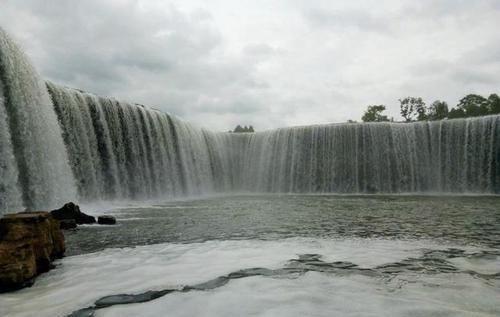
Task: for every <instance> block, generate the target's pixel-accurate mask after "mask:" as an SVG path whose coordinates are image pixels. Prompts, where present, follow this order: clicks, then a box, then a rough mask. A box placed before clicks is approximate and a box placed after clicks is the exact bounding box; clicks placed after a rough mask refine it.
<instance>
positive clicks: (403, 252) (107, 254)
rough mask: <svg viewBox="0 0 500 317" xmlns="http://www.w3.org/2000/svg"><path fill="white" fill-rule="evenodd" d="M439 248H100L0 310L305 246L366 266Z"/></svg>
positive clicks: (20, 310) (43, 310) (132, 287)
mask: <svg viewBox="0 0 500 317" xmlns="http://www.w3.org/2000/svg"><path fill="white" fill-rule="evenodd" d="M446 247H448V246H443V245H438V244H433V243H432V242H430V241H395V240H368V239H366V240H363V239H360V240H331V239H330V240H326V239H306V238H293V239H285V240H276V241H259V240H238V241H208V242H204V243H194V244H158V245H148V246H142V247H136V248H124V249H107V250H104V251H101V252H97V253H92V254H85V255H78V256H72V257H67V258H65V259H63V260H61V261H59V262H56V263H57V268H56V269H54V270H52V271H50V272H48V273H46V274H43V275H42V276H40V277H39V278H38V280H37V281H36V283H35V285H34V286H33V287H31V288H27V289H23V290H21V291H18V292H14V293H8V294H2V295H0V315H1V316H9V317H25V316H26V317H27V316H33V314H34V313H35V312H36V315H37V316H39V317H44V316H51V317H54V316H65V315H67V314H69V313H71V312H72V311H74V310H77V309H80V308H83V307H87V306H90V305H92V304H93V302H94V301H95V300H97V299H99V298H101V297H103V296H108V295H113V294H122V293H128V294H134V293H140V292H144V291H147V290H160V289H165V288H181V287H182V286H184V285H193V284H197V283H203V282H206V281H208V280H211V279H213V278H216V277H217V276H220V275H224V274H228V273H230V272H233V271H237V270H240V269H244V268H251V267H265V268H269V269H277V268H281V267H283V266H284V265H286V263H287V262H288V261H289V260H290V259H293V258H297V255H299V254H305V253H316V254H321V255H323V259H324V260H325V261H350V262H353V263H355V264H357V265H359V266H360V267H366V268H370V267H375V266H378V265H381V264H384V263H392V262H397V261H400V260H403V259H405V258H408V257H416V256H420V255H422V253H423V252H424V251H423V250H424V249H425V250H428V249H432V248H435V249H442V248H446ZM334 280H336V279H334ZM266 281H267V280H266ZM244 283H245V282H244ZM266 283H268V282H266ZM232 284H233V283H230V285H232ZM224 288H225V286H224V287H222V288H221V291H223V290H222V289H224ZM218 291H219V290H218ZM194 293H198V292H194ZM175 296H177V295H175ZM179 296H180V295H179ZM186 296H194V295H186ZM167 297H170V296H167ZM360 298H362V295H360ZM167 300H168V299H167ZM146 305H147V304H146ZM113 309H114V308H113Z"/></svg>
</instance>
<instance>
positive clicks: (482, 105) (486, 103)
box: [361, 94, 500, 122]
mask: <svg viewBox="0 0 500 317" xmlns="http://www.w3.org/2000/svg"><path fill="white" fill-rule="evenodd" d="M399 109H400V112H399V113H400V114H401V117H403V119H404V120H405V121H406V122H411V121H432V120H443V119H455V118H468V117H478V116H486V115H490V114H499V113H500V97H499V96H498V95H497V94H491V95H490V96H489V97H488V98H485V97H483V96H480V95H476V94H469V95H467V96H465V97H463V98H462V99H460V101H459V102H458V104H457V105H456V106H455V107H453V108H451V109H450V108H449V107H448V104H447V103H446V102H445V101H441V100H436V101H434V102H433V103H431V104H430V105H429V106H427V105H426V103H425V102H424V101H423V100H422V98H420V97H406V98H403V99H399ZM385 110H386V107H385V105H370V106H368V108H367V109H366V111H365V113H364V114H363V116H362V117H361V120H363V122H382V121H394V118H389V117H388V116H386V115H384V114H383V112H384V111H385Z"/></svg>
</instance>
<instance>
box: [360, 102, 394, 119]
mask: <svg viewBox="0 0 500 317" xmlns="http://www.w3.org/2000/svg"><path fill="white" fill-rule="evenodd" d="M384 111H385V106H384V105H372V106H368V108H367V109H366V111H365V113H364V114H363V117H361V120H363V122H381V121H389V118H388V117H387V116H384V115H382V112H384Z"/></svg>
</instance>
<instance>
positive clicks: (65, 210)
mask: <svg viewBox="0 0 500 317" xmlns="http://www.w3.org/2000/svg"><path fill="white" fill-rule="evenodd" d="M50 213H51V214H52V217H54V218H55V219H57V220H71V219H72V220H75V222H76V223H77V224H79V225H81V224H91V223H96V221H95V218H94V217H92V216H89V215H87V214H84V213H83V212H81V211H80V207H78V205H75V204H74V203H72V202H70V203H67V204H65V205H64V206H63V207H62V208H59V209H56V210H52V211H51V212H50Z"/></svg>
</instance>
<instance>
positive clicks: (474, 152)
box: [0, 29, 500, 214]
mask: <svg viewBox="0 0 500 317" xmlns="http://www.w3.org/2000/svg"><path fill="white" fill-rule="evenodd" d="M233 192H255V193H268V192H275V193H289V192H292V193H479V194H485V193H486V194H500V116H487V117H477V118H469V119H455V120H443V121H435V122H417V123H359V124H358V123H346V124H329V125H317V126H303V127H291V128H282V129H277V130H271V131H264V132H258V133H216V132H211V131H207V130H204V129H199V128H196V127H194V126H192V125H190V124H189V123H187V122H185V121H183V120H181V119H179V118H177V117H175V116H172V115H170V114H168V113H164V112H160V111H157V110H155V109H152V108H148V107H146V106H143V105H138V104H130V103H127V102H122V101H117V100H115V99H112V98H106V97H100V96H96V95H94V94H91V93H86V92H83V91H80V90H77V89H73V88H67V87H63V86H59V85H57V84H54V83H51V82H44V81H43V80H42V79H40V77H39V76H38V74H37V73H36V72H35V71H34V69H33V68H32V66H31V65H30V64H29V62H28V61H27V59H26V57H25V56H24V54H23V53H22V52H21V51H20V50H19V49H18V48H17V47H16V46H15V45H14V44H13V43H12V41H11V40H10V39H9V38H8V37H7V36H6V34H5V33H4V32H3V31H2V30H1V29H0V214H1V213H2V212H5V211H7V210H9V211H15V210H20V209H22V208H29V209H50V208H55V207H58V206H59V205H61V204H62V203H64V202H67V201H70V200H75V199H78V200H79V201H84V202H85V201H87V202H91V201H99V200H123V199H135V200H145V199H157V198H158V199H166V198H170V197H179V196H192V195H202V194H212V193H233Z"/></svg>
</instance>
